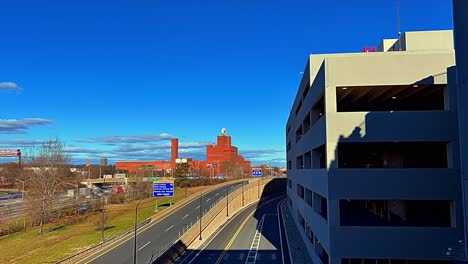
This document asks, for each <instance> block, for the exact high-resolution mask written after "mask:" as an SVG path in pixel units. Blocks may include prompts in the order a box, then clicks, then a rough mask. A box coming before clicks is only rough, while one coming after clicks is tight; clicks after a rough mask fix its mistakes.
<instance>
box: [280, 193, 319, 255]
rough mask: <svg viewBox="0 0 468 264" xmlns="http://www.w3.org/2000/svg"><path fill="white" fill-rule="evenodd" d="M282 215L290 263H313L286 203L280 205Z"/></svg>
mask: <svg viewBox="0 0 468 264" xmlns="http://www.w3.org/2000/svg"><path fill="white" fill-rule="evenodd" d="M281 212H282V213H283V220H284V228H285V230H286V236H287V241H288V246H289V253H290V255H291V258H292V263H312V264H313V263H314V262H313V261H312V258H311V257H310V255H309V252H308V251H307V248H306V245H305V243H304V241H303V240H302V237H301V234H300V233H299V230H298V229H297V227H296V225H295V224H294V219H293V218H292V216H291V213H290V211H289V209H288V207H287V204H286V202H284V203H283V204H282V205H281Z"/></svg>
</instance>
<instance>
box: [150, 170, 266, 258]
mask: <svg viewBox="0 0 468 264" xmlns="http://www.w3.org/2000/svg"><path fill="white" fill-rule="evenodd" d="M270 181H272V179H271V178H268V179H259V180H254V181H250V182H249V183H248V184H246V185H244V195H243V196H242V188H238V189H236V190H234V191H233V192H232V193H230V194H229V196H228V197H225V198H223V199H221V200H220V201H219V202H218V203H217V204H216V205H215V206H214V207H213V208H212V209H211V210H210V211H209V212H207V213H206V214H205V215H204V216H203V217H202V219H201V223H200V221H198V222H197V223H196V224H195V225H194V226H192V228H190V229H189V230H188V231H187V232H185V234H183V235H182V236H181V237H180V239H179V240H178V241H177V242H176V243H174V245H173V246H172V247H171V248H169V249H168V250H167V251H166V252H165V253H164V254H162V255H161V256H159V257H157V259H156V261H154V262H153V263H163V264H166V263H173V262H174V261H175V260H176V259H177V258H178V257H179V256H180V255H181V254H182V253H184V252H185V251H186V250H196V249H198V248H199V247H200V246H201V244H202V243H203V242H205V240H206V239H208V238H209V237H210V236H211V235H212V234H213V233H214V232H216V230H218V228H219V227H221V226H222V225H223V224H225V223H226V222H227V220H228V219H229V218H230V217H232V216H233V215H235V214H236V213H238V212H239V211H240V210H241V209H242V208H244V207H246V206H248V205H250V204H252V203H255V202H257V201H259V200H260V198H261V197H262V193H263V190H264V188H265V186H266V185H267V184H268V183H269V182H270ZM242 197H243V199H244V206H242ZM226 199H228V200H226ZM200 225H201V233H200ZM200 237H201V239H200Z"/></svg>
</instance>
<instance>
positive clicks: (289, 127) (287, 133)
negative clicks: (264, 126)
mask: <svg viewBox="0 0 468 264" xmlns="http://www.w3.org/2000/svg"><path fill="white" fill-rule="evenodd" d="M290 131H291V125H288V128H287V129H286V135H289V132H290Z"/></svg>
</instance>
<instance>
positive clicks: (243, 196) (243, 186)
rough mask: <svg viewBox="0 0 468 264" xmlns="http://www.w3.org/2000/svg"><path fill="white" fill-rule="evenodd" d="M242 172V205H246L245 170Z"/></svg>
mask: <svg viewBox="0 0 468 264" xmlns="http://www.w3.org/2000/svg"><path fill="white" fill-rule="evenodd" d="M241 173H242V206H244V171H241Z"/></svg>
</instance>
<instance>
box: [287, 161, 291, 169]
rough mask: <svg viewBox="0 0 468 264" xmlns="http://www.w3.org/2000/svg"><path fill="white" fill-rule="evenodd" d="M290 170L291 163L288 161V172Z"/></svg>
mask: <svg viewBox="0 0 468 264" xmlns="http://www.w3.org/2000/svg"><path fill="white" fill-rule="evenodd" d="M291 169H292V162H291V161H290V160H288V170H291Z"/></svg>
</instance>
